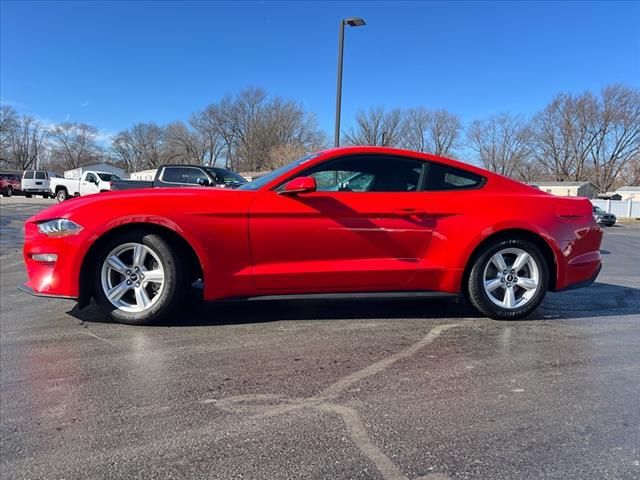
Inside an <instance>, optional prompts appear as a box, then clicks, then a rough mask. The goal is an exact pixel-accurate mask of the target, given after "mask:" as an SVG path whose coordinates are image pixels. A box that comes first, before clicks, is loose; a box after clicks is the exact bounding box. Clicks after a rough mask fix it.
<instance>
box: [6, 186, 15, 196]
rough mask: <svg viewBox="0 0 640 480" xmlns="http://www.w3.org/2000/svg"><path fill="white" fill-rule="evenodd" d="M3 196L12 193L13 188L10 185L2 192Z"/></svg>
mask: <svg viewBox="0 0 640 480" xmlns="http://www.w3.org/2000/svg"><path fill="white" fill-rule="evenodd" d="M4 195H5V197H10V196H11V195H13V188H12V187H7V191H6V192H5V193H4Z"/></svg>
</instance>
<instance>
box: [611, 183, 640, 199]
mask: <svg viewBox="0 0 640 480" xmlns="http://www.w3.org/2000/svg"><path fill="white" fill-rule="evenodd" d="M616 193H619V194H620V196H621V197H622V200H633V201H640V185H627V186H625V187H620V188H619V189H617V190H616Z"/></svg>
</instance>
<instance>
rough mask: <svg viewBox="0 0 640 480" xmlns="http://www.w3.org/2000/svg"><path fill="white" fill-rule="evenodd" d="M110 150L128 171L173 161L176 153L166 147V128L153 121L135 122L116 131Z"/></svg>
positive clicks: (155, 166) (154, 166)
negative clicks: (125, 128)
mask: <svg viewBox="0 0 640 480" xmlns="http://www.w3.org/2000/svg"><path fill="white" fill-rule="evenodd" d="M111 151H112V153H113V155H114V157H115V158H116V159H118V161H120V162H122V163H123V164H124V165H126V166H127V168H128V169H129V170H130V171H135V170H142V169H145V168H157V167H159V166H160V165H162V164H165V163H169V162H172V161H175V159H176V158H177V156H178V155H177V153H176V152H172V151H171V150H170V149H169V148H168V144H167V142H166V129H164V128H162V127H159V126H158V125H156V124H155V123H137V124H135V125H134V126H133V127H131V129H130V130H124V131H122V132H120V133H118V134H117V135H116V136H115V137H114V139H113V141H112V143H111Z"/></svg>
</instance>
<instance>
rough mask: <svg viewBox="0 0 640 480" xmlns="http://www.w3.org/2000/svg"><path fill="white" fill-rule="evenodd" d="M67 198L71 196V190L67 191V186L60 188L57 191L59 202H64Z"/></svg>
mask: <svg viewBox="0 0 640 480" xmlns="http://www.w3.org/2000/svg"><path fill="white" fill-rule="evenodd" d="M67 198H69V192H67V189H66V188H59V189H58V190H57V191H56V199H57V200H58V202H60V203H62V202H64V201H65V200H66V199H67Z"/></svg>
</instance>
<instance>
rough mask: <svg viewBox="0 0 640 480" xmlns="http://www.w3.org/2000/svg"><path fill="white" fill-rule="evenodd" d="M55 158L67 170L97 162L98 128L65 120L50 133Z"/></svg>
mask: <svg viewBox="0 0 640 480" xmlns="http://www.w3.org/2000/svg"><path fill="white" fill-rule="evenodd" d="M49 136H50V140H51V150H52V156H53V157H54V159H55V160H56V161H57V162H59V163H60V164H61V166H62V167H63V168H65V169H67V170H70V169H73V168H78V167H81V166H83V165H88V164H89V163H91V162H95V161H96V160H97V159H98V158H99V156H100V153H101V151H100V147H99V146H98V143H97V141H96V139H97V136H98V129H97V128H96V127H94V126H93V125H87V124H86V123H75V122H73V123H72V122H64V123H61V124H59V125H56V126H55V127H54V128H53V130H52V131H51V132H50V134H49Z"/></svg>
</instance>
